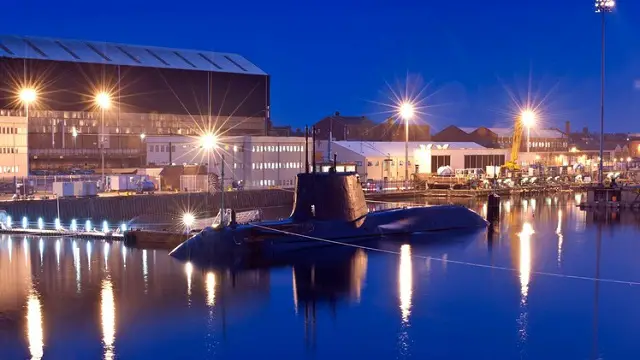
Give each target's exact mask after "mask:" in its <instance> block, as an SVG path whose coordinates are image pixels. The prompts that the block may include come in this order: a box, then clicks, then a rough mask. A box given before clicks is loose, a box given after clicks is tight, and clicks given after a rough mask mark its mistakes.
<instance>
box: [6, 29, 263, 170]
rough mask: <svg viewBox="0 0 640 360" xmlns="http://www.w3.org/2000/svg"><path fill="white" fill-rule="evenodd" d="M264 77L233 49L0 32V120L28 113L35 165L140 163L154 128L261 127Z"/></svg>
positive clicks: (222, 130)
mask: <svg viewBox="0 0 640 360" xmlns="http://www.w3.org/2000/svg"><path fill="white" fill-rule="evenodd" d="M269 81H270V80H269V75H268V74H267V73H265V72H264V71H262V70H261V69H260V68H258V67H257V66H256V65H254V64H253V63H251V62H250V61H249V60H247V59H246V58H244V57H242V56H241V55H238V54H232V53H220V52H211V51H201V50H182V49H170V48H160V47H151V46H137V45H125V44H115V43H106V42H96V41H77V40H65V39H48V38H36V37H23V36H0V121H5V120H3V119H7V118H8V117H22V118H26V119H28V124H29V125H28V127H29V131H28V148H29V153H28V155H29V160H30V161H29V163H30V168H31V170H35V169H65V168H70V167H84V168H98V167H100V164H101V157H102V153H104V157H105V162H106V166H107V167H130V166H138V165H139V164H140V163H141V162H142V163H144V159H143V156H144V155H145V153H146V152H145V151H144V149H145V147H144V144H143V143H144V138H145V136H151V135H171V134H176V135H187V136H198V135H200V134H202V133H206V132H215V133H219V134H225V135H227V136H243V135H265V134H266V133H267V130H268V123H269V106H270V90H269V86H270V85H269ZM100 134H104V135H103V136H100ZM3 137H4V136H3ZM101 145H102V146H101ZM101 147H103V148H104V151H101ZM0 166H6V164H4V163H3V164H0Z"/></svg>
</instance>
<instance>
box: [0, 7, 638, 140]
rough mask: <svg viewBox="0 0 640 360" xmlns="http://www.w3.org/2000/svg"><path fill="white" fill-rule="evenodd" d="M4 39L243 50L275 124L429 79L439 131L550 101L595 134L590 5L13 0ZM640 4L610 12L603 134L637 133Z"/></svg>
mask: <svg viewBox="0 0 640 360" xmlns="http://www.w3.org/2000/svg"><path fill="white" fill-rule="evenodd" d="M2 13H3V15H2V19H1V20H0V33H4V34H17V35H36V36H49V37H63V38H74V39H87V40H104V41H113V42H122V43H131V44H145V45H157V46H168V47H180V48H197V49H206V50H214V51H215V50H219V51H226V52H237V53H240V54H242V55H244V56H245V57H247V58H248V59H249V60H251V61H252V62H254V63H255V64H257V65H258V66H259V67H261V68H262V69H264V70H265V71H266V72H268V73H269V74H271V76H272V88H271V91H272V119H273V121H274V123H276V124H292V125H294V126H303V125H304V124H311V123H313V122H315V121H317V120H318V119H320V118H321V117H323V116H325V115H327V114H330V113H332V112H334V111H340V112H341V113H342V114H345V115H369V116H372V117H373V118H376V119H382V118H383V117H384V115H383V114H382V115H381V113H383V112H385V111H390V108H389V107H388V106H384V105H381V104H380V103H389V97H390V96H391V90H393V91H396V92H403V91H404V89H405V83H409V88H410V89H414V92H416V93H417V92H419V91H420V90H421V89H423V88H424V87H425V86H426V85H427V84H428V85H429V86H427V87H426V90H424V92H423V95H424V96H423V97H424V98H426V99H424V102H425V104H426V105H427V108H426V109H424V111H423V112H424V113H425V114H422V115H421V118H422V120H424V121H427V122H429V123H430V124H432V126H433V127H434V128H435V129H436V130H438V129H442V128H443V127H446V126H447V125H450V124H455V125H459V126H477V125H488V126H507V125H509V124H510V123H511V121H510V120H509V119H510V115H509V113H510V112H513V111H514V109H515V108H514V105H513V102H512V100H511V98H510V95H509V94H510V93H511V94H515V95H516V96H517V95H519V96H520V98H521V99H522V100H523V101H526V94H527V93H528V88H529V84H530V85H531V91H530V93H531V94H532V95H533V96H532V97H533V98H537V99H539V100H541V99H543V98H546V101H545V102H544V106H543V107H542V109H543V110H544V113H543V115H542V121H543V126H544V127H552V126H555V127H564V121H566V120H570V121H571V122H572V128H573V129H574V130H575V129H581V128H582V127H583V126H588V127H589V128H590V129H592V130H597V127H598V124H599V99H600V98H599V96H600V95H599V94H600V79H599V76H600V17H599V15H596V14H595V13H594V6H593V1H592V0H490V1H475V0H474V1H472V0H457V1H454V0H444V1H443V0H438V1H436V0H400V1H382V0H369V1H360V0H352V1H349V0H347V1H344V0H342V1H335V0H325V1H322V2H317V1H310V2H309V3H305V2H301V1H288V0H287V1H279V0H275V1H258V0H244V1H224V2H223V1H215V0H214V1H211V0H208V1H202V0H185V1H163V0H156V1H153V2H152V1H141V0H128V1H123V0H111V1H85V0H82V1H80V0H62V1H49V0H47V1H45V0H3V1H2ZM638 19H640V1H637V0H619V1H618V7H617V10H616V11H615V12H614V13H613V14H609V16H608V17H607V83H606V89H607V96H606V106H607V108H606V126H605V131H607V132H611V131H621V132H623V131H624V132H627V131H629V132H640V37H639V36H637V35H638V34H640V21H638Z"/></svg>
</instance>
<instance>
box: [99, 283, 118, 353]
mask: <svg viewBox="0 0 640 360" xmlns="http://www.w3.org/2000/svg"><path fill="white" fill-rule="evenodd" d="M100 294H101V298H100V304H101V306H100V312H101V320H102V342H103V344H104V359H105V360H111V359H113V358H114V356H115V347H114V342H115V339H116V303H115V300H114V297H113V284H112V283H111V280H109V279H106V280H103V281H102V290H101V292H100Z"/></svg>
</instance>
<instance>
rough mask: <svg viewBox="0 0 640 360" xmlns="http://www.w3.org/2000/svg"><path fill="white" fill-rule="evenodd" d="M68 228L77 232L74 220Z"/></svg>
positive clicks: (76, 224)
mask: <svg viewBox="0 0 640 360" xmlns="http://www.w3.org/2000/svg"><path fill="white" fill-rule="evenodd" d="M69 228H70V229H71V231H78V222H77V221H76V219H73V220H71V226H70V227H69Z"/></svg>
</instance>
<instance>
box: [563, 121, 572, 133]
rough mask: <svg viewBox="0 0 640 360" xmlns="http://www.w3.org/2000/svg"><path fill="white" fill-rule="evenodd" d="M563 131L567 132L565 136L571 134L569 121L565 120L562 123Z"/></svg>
mask: <svg viewBox="0 0 640 360" xmlns="http://www.w3.org/2000/svg"><path fill="white" fill-rule="evenodd" d="M564 132H565V133H566V134H567V137H569V135H571V121H567V122H565V123H564Z"/></svg>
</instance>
